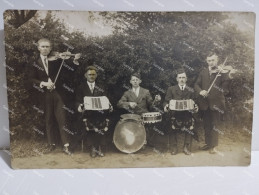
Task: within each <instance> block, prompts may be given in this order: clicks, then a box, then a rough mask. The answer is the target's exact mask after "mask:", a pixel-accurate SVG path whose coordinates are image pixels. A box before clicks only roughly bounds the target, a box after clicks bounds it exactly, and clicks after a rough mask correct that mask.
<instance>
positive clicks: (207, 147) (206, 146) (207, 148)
mask: <svg viewBox="0 0 259 195" xmlns="http://www.w3.org/2000/svg"><path fill="white" fill-rule="evenodd" d="M200 149H201V150H209V149H210V147H209V146H208V145H207V144H205V145H204V146H202V147H201V148H200Z"/></svg>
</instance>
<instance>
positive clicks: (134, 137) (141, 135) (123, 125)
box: [113, 114, 146, 154]
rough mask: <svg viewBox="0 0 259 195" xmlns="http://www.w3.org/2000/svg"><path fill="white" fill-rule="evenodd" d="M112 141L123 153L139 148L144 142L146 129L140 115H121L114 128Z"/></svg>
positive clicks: (135, 150) (132, 151)
mask: <svg viewBox="0 0 259 195" xmlns="http://www.w3.org/2000/svg"><path fill="white" fill-rule="evenodd" d="M113 142H114V144H115V146H116V148H117V149H118V150H120V151H121V152H124V153H128V154H130V153H134V152H137V151H138V150H140V149H141V148H142V147H143V145H144V144H145V142H146V130H145V127H144V125H143V124H142V120H141V116H139V115H137V114H130V115H127V114H125V115H121V120H120V121H119V122H118V123H117V125H116V127H115V130H114V134H113Z"/></svg>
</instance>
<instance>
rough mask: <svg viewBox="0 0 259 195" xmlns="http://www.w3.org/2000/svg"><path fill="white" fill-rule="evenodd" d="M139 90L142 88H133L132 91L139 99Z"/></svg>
mask: <svg viewBox="0 0 259 195" xmlns="http://www.w3.org/2000/svg"><path fill="white" fill-rule="evenodd" d="M139 89H140V87H137V88H134V87H132V91H133V92H134V93H135V95H136V96H137V97H138V95H139Z"/></svg>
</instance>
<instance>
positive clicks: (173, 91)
mask: <svg viewBox="0 0 259 195" xmlns="http://www.w3.org/2000/svg"><path fill="white" fill-rule="evenodd" d="M172 99H173V100H188V99H192V100H193V101H196V99H195V93H194V89H192V88H190V87H189V86H187V85H186V86H185V88H184V90H183V91H182V90H181V89H180V87H179V85H174V86H171V87H169V88H168V89H167V92H166V96H165V101H164V103H163V106H164V107H165V105H166V104H169V102H170V100H172ZM171 114H172V115H175V116H177V117H181V118H183V117H191V116H192V114H191V112H189V111H171Z"/></svg>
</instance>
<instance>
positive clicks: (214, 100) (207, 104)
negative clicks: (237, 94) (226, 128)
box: [194, 68, 230, 112]
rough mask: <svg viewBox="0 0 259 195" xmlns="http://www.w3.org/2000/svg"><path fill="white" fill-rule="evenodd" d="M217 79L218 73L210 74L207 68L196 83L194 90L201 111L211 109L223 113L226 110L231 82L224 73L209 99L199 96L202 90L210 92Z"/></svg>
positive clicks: (217, 81) (218, 79)
mask: <svg viewBox="0 0 259 195" xmlns="http://www.w3.org/2000/svg"><path fill="white" fill-rule="evenodd" d="M215 77H216V73H212V74H211V75H210V74H209V69H208V68H206V69H204V70H202V71H201V72H200V74H199V76H198V78H197V80H196V82H195V85H194V89H195V91H196V92H197V96H198V97H199V98H198V100H197V101H198V105H199V108H200V110H207V109H208V108H210V109H211V110H218V111H220V112H223V111H224V110H225V96H224V95H226V94H228V92H229V91H228V85H229V82H230V78H229V76H228V74H224V73H222V74H221V76H219V77H218V78H217V80H216V82H215V84H214V87H212V88H211V91H210V93H209V96H208V97H207V98H203V97H202V96H201V95H199V93H200V91H201V90H208V89H209V87H210V85H211V83H212V82H213V80H214V79H215Z"/></svg>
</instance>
